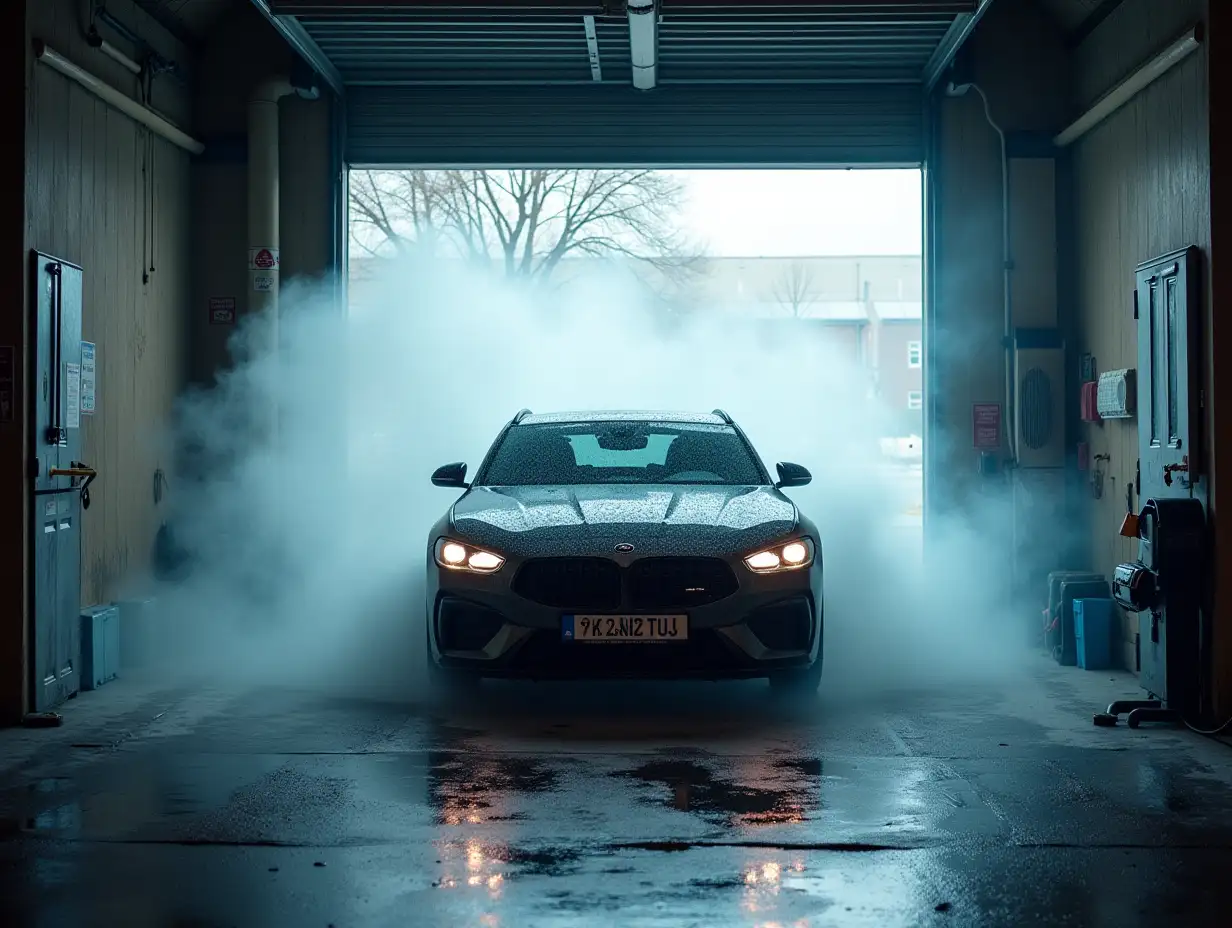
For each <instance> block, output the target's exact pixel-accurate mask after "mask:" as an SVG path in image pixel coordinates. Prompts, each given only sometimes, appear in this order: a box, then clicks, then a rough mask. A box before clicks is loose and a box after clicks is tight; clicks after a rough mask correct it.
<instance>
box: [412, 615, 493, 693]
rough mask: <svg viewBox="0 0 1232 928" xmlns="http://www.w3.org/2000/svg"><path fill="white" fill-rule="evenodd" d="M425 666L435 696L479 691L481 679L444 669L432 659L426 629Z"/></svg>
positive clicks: (430, 645)
mask: <svg viewBox="0 0 1232 928" xmlns="http://www.w3.org/2000/svg"><path fill="white" fill-rule="evenodd" d="M424 664H425V665H426V667H427V670H428V687H429V689H430V690H431V691H432V693H434V694H438V693H439V694H441V695H455V696H458V695H462V694H464V693H473V692H474V691H475V690H477V689H479V684H480V682H481V678H480V677H478V676H476V675H475V674H470V673H464V672H460V671H457V670H450V669H448V668H446V667H442V666H441V665H440V664H438V663H437V662H436V661H435V660H434V659H433V658H432V642H431V640H430V639H429V637H428V634H427V629H426V628H425V629H424Z"/></svg>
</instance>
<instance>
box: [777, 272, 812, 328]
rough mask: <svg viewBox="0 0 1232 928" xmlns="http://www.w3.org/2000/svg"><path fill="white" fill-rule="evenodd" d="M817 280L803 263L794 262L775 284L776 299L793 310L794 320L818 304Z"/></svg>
mask: <svg viewBox="0 0 1232 928" xmlns="http://www.w3.org/2000/svg"><path fill="white" fill-rule="evenodd" d="M815 283H816V280H815V278H814V277H813V271H812V269H811V268H810V267H809V266H808V265H807V264H805V263H804V262H803V261H793V262H792V263H791V264H790V265H788V267H787V268H786V269H785V270H784V271H783V273H782V275H781V276H780V277H779V279H778V280H777V281H776V282H775V284H774V298H775V299H776V300H778V301H779V302H780V303H781V304H783V305H784V306H786V307H788V308H789V309H790V310H791V314H792V316H793V317H794V318H797V319H798V318H800V316H801V315H803V313H804V311H805V310H806V309H808V308H809V307H810V306H812V305H813V304H814V303H816V302H817V288H816V286H815Z"/></svg>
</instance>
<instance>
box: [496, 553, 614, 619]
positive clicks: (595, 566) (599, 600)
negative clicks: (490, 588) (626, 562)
mask: <svg viewBox="0 0 1232 928" xmlns="http://www.w3.org/2000/svg"><path fill="white" fill-rule="evenodd" d="M620 588H621V577H620V567H619V566H618V565H617V564H616V562H615V561H609V560H607V559H606V558H602V557H545V558H536V559H535V560H531V561H527V562H526V563H525V564H523V565H522V569H521V570H519V571H518V575H517V576H516V577H515V578H514V581H513V591H514V592H515V593H517V594H518V595H519V596H522V597H525V598H526V599H529V600H531V601H532V602H536V603H540V604H541V605H544V606H552V607H554V608H557V609H596V610H611V609H619V608H620Z"/></svg>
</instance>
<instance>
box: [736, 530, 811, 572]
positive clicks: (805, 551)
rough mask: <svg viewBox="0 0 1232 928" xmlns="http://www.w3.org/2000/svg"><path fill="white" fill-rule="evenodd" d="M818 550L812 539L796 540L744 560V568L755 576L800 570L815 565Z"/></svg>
mask: <svg viewBox="0 0 1232 928" xmlns="http://www.w3.org/2000/svg"><path fill="white" fill-rule="evenodd" d="M815 553H816V548H815V547H814V545H813V540H812V539H811V538H796V539H793V540H792V541H787V542H784V543H783V544H779V545H775V546H774V547H773V548H764V549H762V550H761V551H757V552H755V553H753V554H750V555H749V556H748V557H746V558H745V559H744V566H745V567H747V568H748V569H749V570H751V571H753V573H755V574H774V573H779V572H780V571H784V570H799V569H801V568H802V567H808V566H809V565H811V564H812V563H813V557H814V556H815Z"/></svg>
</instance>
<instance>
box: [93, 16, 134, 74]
mask: <svg viewBox="0 0 1232 928" xmlns="http://www.w3.org/2000/svg"><path fill="white" fill-rule="evenodd" d="M86 44H87V45H89V46H90V47H91V48H97V49H98V50H99V51H100V52H102V53H103V54H104V55H106V56H107V57H108V58H110V59H111V60H112V61H117V62H119V63H120V64H121V65H123V66H124V68H125V69H126V70H128V71H131V72H132V73H133V74H136V75H138V76H140V74H141V65H139V64H137V62H135V61H133V59H132V58H129V57H128V55H126V54H124V53H123V52H122V51H120V50H119V49H118V48H116V47H115V46H114V45H112V44H111V43H110V42H108V41H107V40H106V39H104V38H103V37H102V36H101V35H99V32H98V30H97V29H95V28H94V27H93V26H91V27H90V31H89V32H87V33H86Z"/></svg>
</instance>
